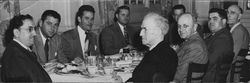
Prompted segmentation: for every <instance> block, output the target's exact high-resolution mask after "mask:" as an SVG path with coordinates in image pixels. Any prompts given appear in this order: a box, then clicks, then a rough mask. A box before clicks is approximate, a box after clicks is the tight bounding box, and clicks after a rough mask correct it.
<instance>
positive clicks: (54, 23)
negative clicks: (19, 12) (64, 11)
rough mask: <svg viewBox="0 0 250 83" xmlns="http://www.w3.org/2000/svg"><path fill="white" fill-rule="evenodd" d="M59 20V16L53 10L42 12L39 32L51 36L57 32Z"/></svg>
mask: <svg viewBox="0 0 250 83" xmlns="http://www.w3.org/2000/svg"><path fill="white" fill-rule="evenodd" d="M60 21H61V16H60V14H58V13H57V12H56V11H54V10H46V11H44V12H43V14H42V16H41V21H40V25H41V28H40V29H41V32H42V34H43V35H44V36H45V37H46V38H48V37H52V36H53V35H55V34H56V33H57V30H58V27H59V24H60Z"/></svg>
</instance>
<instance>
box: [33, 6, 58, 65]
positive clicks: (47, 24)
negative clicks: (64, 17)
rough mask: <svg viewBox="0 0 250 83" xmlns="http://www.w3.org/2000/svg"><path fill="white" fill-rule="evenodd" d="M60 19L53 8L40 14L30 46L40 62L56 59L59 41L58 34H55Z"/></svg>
mask: <svg viewBox="0 0 250 83" xmlns="http://www.w3.org/2000/svg"><path fill="white" fill-rule="evenodd" d="M60 21H61V16H60V14H58V13H57V12H56V11H54V10H46V11H44V12H43V14H42V16H41V20H40V21H39V26H38V27H37V28H36V33H37V36H35V39H34V45H33V47H32V50H33V51H34V52H35V53H36V55H37V57H38V61H39V63H40V64H45V63H47V62H49V61H52V60H55V59H56V56H57V51H58V50H59V46H60V42H61V39H60V36H59V35H58V34H57V30H58V27H59V24H60Z"/></svg>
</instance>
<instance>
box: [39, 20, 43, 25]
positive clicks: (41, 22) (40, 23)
mask: <svg viewBox="0 0 250 83" xmlns="http://www.w3.org/2000/svg"><path fill="white" fill-rule="evenodd" d="M42 24H43V21H42V20H41V19H40V20H39V21H38V27H42Z"/></svg>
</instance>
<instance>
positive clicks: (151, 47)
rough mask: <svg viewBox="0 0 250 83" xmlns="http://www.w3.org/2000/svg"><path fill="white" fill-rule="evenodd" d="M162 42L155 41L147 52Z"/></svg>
mask: <svg viewBox="0 0 250 83" xmlns="http://www.w3.org/2000/svg"><path fill="white" fill-rule="evenodd" d="M162 41H163V40H161V41H157V42H156V43H155V44H154V45H152V46H151V47H150V48H149V51H151V50H152V49H154V48H155V47H156V46H157V45H158V44H159V43H160V42H162Z"/></svg>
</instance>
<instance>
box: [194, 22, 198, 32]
mask: <svg viewBox="0 0 250 83" xmlns="http://www.w3.org/2000/svg"><path fill="white" fill-rule="evenodd" d="M197 28H198V24H197V23H195V24H194V30H195V31H197Z"/></svg>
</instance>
